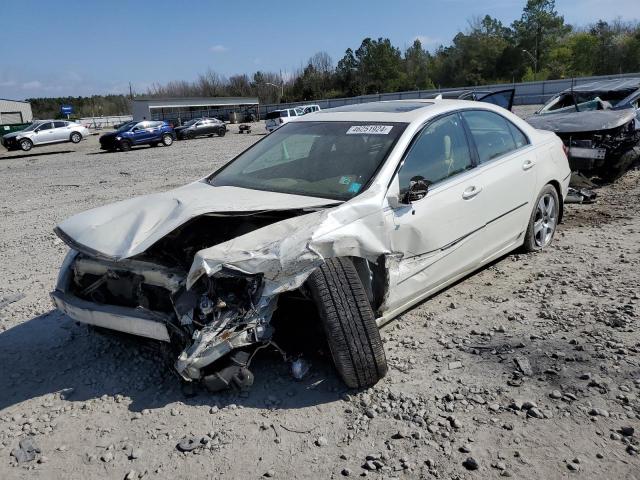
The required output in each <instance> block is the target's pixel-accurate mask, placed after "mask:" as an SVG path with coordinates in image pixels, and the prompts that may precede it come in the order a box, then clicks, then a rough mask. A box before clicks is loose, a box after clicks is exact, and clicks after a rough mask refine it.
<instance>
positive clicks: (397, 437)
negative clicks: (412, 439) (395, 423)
mask: <svg viewBox="0 0 640 480" xmlns="http://www.w3.org/2000/svg"><path fill="white" fill-rule="evenodd" d="M391 438H392V439H393V440H402V439H403V438H407V435H405V434H404V433H403V432H401V431H397V432H396V433H394V434H393V435H391Z"/></svg>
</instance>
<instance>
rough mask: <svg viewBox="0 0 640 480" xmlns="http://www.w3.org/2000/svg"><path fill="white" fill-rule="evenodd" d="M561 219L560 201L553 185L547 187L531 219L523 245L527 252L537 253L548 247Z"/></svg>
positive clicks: (541, 193) (537, 201)
mask: <svg viewBox="0 0 640 480" xmlns="http://www.w3.org/2000/svg"><path fill="white" fill-rule="evenodd" d="M559 219H560V200H559V198H558V192H557V191H556V189H555V187H554V186H553V185H549V184H547V185H545V186H544V188H543V189H542V191H541V192H540V194H539V195H538V198H537V199H536V203H535V204H534V206H533V212H531V217H530V218H529V225H528V226H527V233H526V235H525V237H524V244H523V245H522V247H523V249H524V251H525V252H537V251H540V250H542V249H543V248H545V247H546V246H548V245H549V244H550V243H551V241H552V240H553V235H554V234H555V233H556V228H557V227H558V220H559Z"/></svg>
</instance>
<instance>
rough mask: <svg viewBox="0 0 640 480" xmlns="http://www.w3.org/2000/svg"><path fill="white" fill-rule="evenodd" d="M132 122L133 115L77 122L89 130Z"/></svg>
mask: <svg viewBox="0 0 640 480" xmlns="http://www.w3.org/2000/svg"><path fill="white" fill-rule="evenodd" d="M131 120H133V117H132V116H131V115H112V116H109V117H84V118H80V119H78V120H77V122H78V123H79V124H81V125H84V126H85V127H87V128H105V127H112V126H114V125H118V124H120V123H124V122H130V121H131Z"/></svg>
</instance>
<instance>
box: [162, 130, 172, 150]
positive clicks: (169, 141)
mask: <svg viewBox="0 0 640 480" xmlns="http://www.w3.org/2000/svg"><path fill="white" fill-rule="evenodd" d="M162 144H163V145H164V146H165V147H170V146H171V145H172V144H173V137H172V136H171V135H169V134H168V133H165V134H164V135H162Z"/></svg>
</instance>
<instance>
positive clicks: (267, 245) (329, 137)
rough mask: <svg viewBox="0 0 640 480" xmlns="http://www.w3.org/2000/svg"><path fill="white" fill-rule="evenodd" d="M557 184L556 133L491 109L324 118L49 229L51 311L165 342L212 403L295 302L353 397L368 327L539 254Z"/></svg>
mask: <svg viewBox="0 0 640 480" xmlns="http://www.w3.org/2000/svg"><path fill="white" fill-rule="evenodd" d="M569 176H570V170H569V165H568V162H567V157H566V155H565V153H564V150H563V145H562V142H561V141H560V139H559V138H558V137H557V136H556V135H554V134H553V133H550V132H546V131H539V130H535V129H534V128H532V127H531V126H529V125H528V124H527V123H526V122H524V121H522V120H521V119H519V118H518V117H516V116H515V115H512V114H511V113H509V112H508V111H506V110H504V109H502V108H500V107H497V106H494V105H490V104H482V103H478V102H467V101H459V100H432V101H393V102H373V103H367V104H360V105H353V106H346V107H340V108H334V109H330V110H324V111H321V112H318V113H315V114H313V115H305V116H301V117H298V118H296V119H294V120H293V121H291V122H289V123H287V124H285V125H283V126H282V127H280V128H278V129H277V130H275V131H274V132H273V133H271V134H270V135H268V136H266V137H265V138H263V139H262V140H260V141H259V142H257V143H256V144H255V145H253V146H252V147H251V148H249V149H248V150H246V151H244V152H243V153H241V154H240V155H239V156H238V157H236V158H235V159H234V160H233V161H231V162H230V163H228V164H227V165H225V166H224V167H222V168H221V169H220V170H218V171H216V172H215V173H213V174H211V175H210V176H208V177H206V178H204V179H202V180H200V181H197V182H194V183H192V184H190V185H187V186H184V187H182V188H178V189H176V190H172V191H168V192H164V193H159V194H154V195H147V196H143V197H138V198H134V199H131V200H126V201H124V202H119V203H116V204H113V205H110V206H106V207H101V208H97V209H94V210H90V211H88V212H84V213H81V214H78V215H76V216H74V217H72V218H70V219H68V220H66V221H64V222H62V223H61V224H60V225H58V227H57V228H56V232H57V234H58V235H59V236H60V238H61V239H62V240H64V241H65V242H66V243H67V244H68V245H69V246H70V247H71V251H70V253H69V255H68V256H67V258H66V259H65V261H64V264H63V266H62V269H61V272H60V276H59V280H58V283H57V286H56V289H55V291H53V292H52V298H53V300H54V302H55V304H56V305H57V307H58V308H59V309H60V310H62V311H63V312H65V313H67V314H68V315H69V316H70V317H71V318H73V319H75V320H78V321H81V322H85V323H89V324H93V325H98V326H101V327H105V328H110V329H114V330H119V331H123V332H127V333H131V334H136V335H141V336H145V337H149V338H154V339H157V340H161V341H166V342H172V343H175V344H176V345H178V346H179V348H180V349H181V350H182V353H180V355H179V356H178V358H177V360H176V363H175V368H176V370H177V371H178V373H180V375H182V377H183V378H184V379H185V380H189V381H191V380H201V381H203V382H204V384H205V385H207V387H209V388H210V389H211V390H218V389H221V388H225V387H227V386H237V387H239V388H245V387H247V386H249V385H250V384H251V382H252V379H253V376H252V375H251V373H250V371H249V370H248V367H249V365H248V364H249V361H250V357H249V354H248V353H247V350H248V349H249V350H250V349H253V348H255V347H256V346H258V345H265V344H268V343H269V342H271V339H272V335H273V333H274V325H277V324H278V322H277V321H275V320H276V319H277V318H278V316H279V315H286V313H284V312H286V309H284V310H283V309H277V310H276V307H277V305H278V303H279V302H281V303H282V302H283V301H285V300H289V301H290V300H291V298H292V297H295V298H296V299H297V301H298V302H299V301H308V302H311V303H312V304H313V305H315V309H316V311H317V313H318V315H317V319H316V321H317V322H319V324H322V326H323V327H324V331H325V333H326V339H327V343H328V346H329V350H330V352H331V355H332V357H333V361H334V364H335V366H336V368H337V371H338V373H339V374H340V376H341V377H342V379H343V380H344V382H345V383H346V384H347V385H348V386H350V387H364V386H368V385H372V384H374V383H376V382H377V381H378V380H379V379H380V378H382V377H383V376H384V375H385V373H386V371H387V363H386V358H385V353H384V348H383V344H382V341H381V339H380V334H379V331H378V327H379V326H381V325H382V324H384V323H385V322H388V321H389V320H391V319H392V318H394V317H396V316H397V315H399V314H400V313H402V312H404V311H405V310H407V309H409V308H411V307H412V306H413V305H415V304H416V303H418V302H420V301H421V300H423V299H425V298H427V297H429V296H430V295H433V294H434V293H435V292H437V291H439V290H441V289H443V288H445V287H446V286H447V285H450V284H451V283H453V282H455V281H456V280H458V279H460V278H462V277H463V276H465V275H467V274H469V273H470V272H472V271H474V270H476V269H478V268H480V267H481V266H483V265H486V264H487V263H489V262H491V261H492V260H494V259H496V258H499V257H500V256H502V255H504V254H506V253H507V252H510V251H511V250H514V249H517V248H522V249H524V250H525V251H535V250H540V249H542V248H544V247H545V246H547V245H549V243H550V242H551V240H552V238H553V235H554V232H555V230H556V226H557V224H558V222H559V221H560V220H561V218H562V208H563V199H564V197H565V196H566V194H567V189H568V185H569ZM297 305H300V303H298V304H297ZM296 321H297V322H304V321H309V320H308V319H306V318H305V316H304V315H303V316H302V317H301V318H296ZM225 358H226V360H225Z"/></svg>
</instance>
